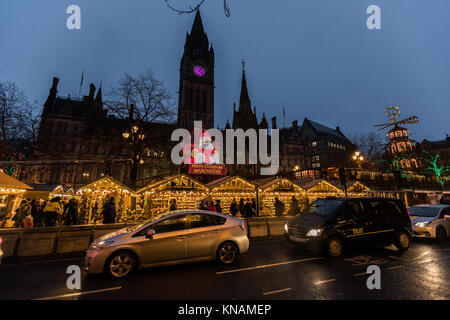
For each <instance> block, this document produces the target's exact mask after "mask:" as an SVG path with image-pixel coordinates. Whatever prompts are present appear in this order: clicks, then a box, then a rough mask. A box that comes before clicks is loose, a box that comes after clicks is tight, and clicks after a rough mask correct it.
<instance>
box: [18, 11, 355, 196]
mask: <svg viewBox="0 0 450 320" xmlns="http://www.w3.org/2000/svg"><path fill="white" fill-rule="evenodd" d="M214 66H215V59H214V50H213V46H212V44H210V42H209V40H208V37H207V35H206V33H205V30H204V27H203V23H202V19H201V15H200V12H199V11H197V13H196V16H195V20H194V23H193V26H192V29H191V32H190V33H188V34H187V35H186V42H185V45H184V52H183V56H182V58H181V62H180V82H179V97H178V119H177V123H174V124H152V126H151V128H152V129H151V132H148V133H147V134H146V136H147V137H149V136H152V137H154V136H157V137H159V140H160V141H167V143H164V144H162V145H155V146H154V147H152V148H149V149H148V150H147V157H146V160H145V163H144V164H143V165H142V166H141V168H140V170H139V173H138V180H139V181H140V183H139V181H138V184H137V186H139V185H142V184H145V181H146V179H150V178H151V177H152V176H156V175H160V174H166V173H175V172H180V170H183V168H177V167H174V166H173V165H171V163H172V162H171V161H170V147H171V145H170V143H169V141H170V135H171V133H172V131H173V130H174V129H176V128H178V127H181V128H186V129H189V130H191V129H192V128H193V123H194V121H195V120H202V122H203V127H204V128H213V127H214ZM58 83H59V79H58V78H54V79H53V83H52V86H51V89H50V93H49V96H48V98H47V101H46V102H45V104H44V109H43V112H42V117H41V125H40V131H39V136H38V142H37V146H36V152H35V154H34V156H33V158H32V159H30V161H27V162H23V163H20V169H21V170H20V175H18V178H19V179H21V180H23V181H24V182H27V183H32V184H46V183H59V184H63V185H65V186H66V187H75V188H77V187H80V186H82V185H85V184H87V183H89V182H92V181H95V180H97V179H99V178H101V177H102V176H104V175H110V176H112V177H114V178H115V179H117V180H118V181H120V182H122V183H124V184H129V182H130V164H129V159H128V158H129V157H128V156H127V155H128V154H129V150H128V149H127V146H126V144H124V138H123V136H122V135H123V133H124V131H125V130H126V127H127V123H126V121H124V120H121V119H118V118H116V117H114V116H112V115H109V114H108V112H107V110H106V109H105V106H104V103H103V97H102V89H101V88H100V89H99V90H98V91H96V88H95V86H94V85H93V84H91V85H90V90H89V94H88V95H86V96H84V97H83V98H81V99H76V98H73V97H70V96H69V97H62V96H58ZM229 128H233V129H237V128H241V129H243V130H248V129H255V130H258V129H269V123H268V121H267V119H266V116H265V115H263V117H262V119H261V121H260V122H258V119H257V115H256V108H255V107H253V109H252V104H251V100H250V97H249V93H248V88H247V80H246V75H245V71H244V70H243V72H242V83H241V92H240V98H239V106H238V109H237V110H236V106H234V109H233V120H232V126H231V125H230V123H229V122H227V124H226V126H225V129H229ZM276 128H277V124H276V118H272V129H276ZM269 146H270V142H269ZM350 149H351V143H350V142H349V141H348V139H347V138H346V137H345V136H344V135H343V134H342V132H341V131H340V130H339V128H336V130H334V129H331V128H328V127H325V126H323V125H320V124H318V123H316V122H313V121H310V120H308V119H305V121H304V122H303V125H302V126H298V122H297V121H294V122H293V124H292V127H290V128H282V129H281V130H280V172H281V173H286V172H291V171H293V170H296V169H298V168H301V169H302V170H304V169H310V168H311V167H313V168H326V167H329V166H338V165H339V163H340V162H342V161H345V159H347V156H348V152H349V151H350ZM246 158H247V159H248V155H247V156H246ZM227 170H228V172H227V173H228V174H241V175H243V176H248V177H254V175H255V174H256V172H257V171H259V170H258V168H257V167H255V166H247V165H233V166H228V167H227Z"/></svg>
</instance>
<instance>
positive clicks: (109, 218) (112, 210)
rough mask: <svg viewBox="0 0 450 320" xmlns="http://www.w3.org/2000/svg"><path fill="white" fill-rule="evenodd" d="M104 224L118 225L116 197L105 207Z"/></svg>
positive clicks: (110, 199)
mask: <svg viewBox="0 0 450 320" xmlns="http://www.w3.org/2000/svg"><path fill="white" fill-rule="evenodd" d="M102 214H103V224H112V223H116V215H117V211H116V204H115V202H114V197H111V198H109V200H108V201H107V202H106V203H105V205H104V206H103V211H102Z"/></svg>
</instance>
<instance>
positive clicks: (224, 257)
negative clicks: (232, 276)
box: [217, 242, 239, 265]
mask: <svg viewBox="0 0 450 320" xmlns="http://www.w3.org/2000/svg"><path fill="white" fill-rule="evenodd" d="M238 254H239V250H238V248H237V246H236V245H235V244H234V243H232V242H225V243H223V244H221V245H220V247H219V249H218V250H217V260H218V261H219V262H220V263H222V264H225V265H230V264H233V263H234V262H235V261H236V259H237V257H238Z"/></svg>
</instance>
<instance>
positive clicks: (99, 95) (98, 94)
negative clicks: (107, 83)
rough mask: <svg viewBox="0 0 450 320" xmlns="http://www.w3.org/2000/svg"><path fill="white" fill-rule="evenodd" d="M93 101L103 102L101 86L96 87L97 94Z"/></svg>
mask: <svg viewBox="0 0 450 320" xmlns="http://www.w3.org/2000/svg"><path fill="white" fill-rule="evenodd" d="M95 102H96V103H98V104H103V95H102V86H101V85H100V88H99V89H98V92H97V96H96V97H95Z"/></svg>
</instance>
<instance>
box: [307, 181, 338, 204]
mask: <svg viewBox="0 0 450 320" xmlns="http://www.w3.org/2000/svg"><path fill="white" fill-rule="evenodd" d="M301 186H302V187H303V188H305V189H306V196H307V198H308V202H309V203H311V202H313V201H314V200H316V199H322V198H326V197H344V196H345V193H344V190H342V189H341V188H339V187H337V186H335V185H334V184H332V183H331V182H329V181H327V180H324V179H319V180H313V181H310V182H307V183H304V184H301Z"/></svg>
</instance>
